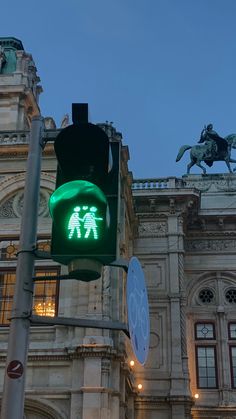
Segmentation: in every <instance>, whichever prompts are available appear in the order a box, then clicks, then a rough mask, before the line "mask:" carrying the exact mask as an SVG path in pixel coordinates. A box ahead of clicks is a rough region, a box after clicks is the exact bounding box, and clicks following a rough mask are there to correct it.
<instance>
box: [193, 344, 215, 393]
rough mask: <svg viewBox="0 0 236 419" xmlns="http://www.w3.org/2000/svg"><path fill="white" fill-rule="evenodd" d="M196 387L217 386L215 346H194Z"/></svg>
mask: <svg viewBox="0 0 236 419" xmlns="http://www.w3.org/2000/svg"><path fill="white" fill-rule="evenodd" d="M196 361H197V381H198V383H197V385H198V388H217V376H216V353H215V347H212V346H198V347H197V348H196Z"/></svg>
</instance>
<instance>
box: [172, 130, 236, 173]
mask: <svg viewBox="0 0 236 419" xmlns="http://www.w3.org/2000/svg"><path fill="white" fill-rule="evenodd" d="M198 143H203V144H202V145H194V146H190V145H183V146H182V147H180V150H179V153H178V155H177V157H176V161H179V160H180V159H181V157H182V156H183V154H184V153H185V151H186V150H191V151H190V159H191V161H190V163H189V164H188V165H187V174H189V172H190V169H191V167H193V166H194V165H196V166H198V167H200V168H201V169H202V171H203V173H204V174H206V168H205V167H204V166H202V165H201V162H202V161H204V163H206V164H207V165H208V166H209V167H211V166H212V165H213V163H214V162H215V161H225V163H226V165H227V167H228V169H229V172H230V173H232V169H231V167H230V163H236V160H234V159H231V149H232V148H236V134H230V135H227V137H225V138H222V137H220V136H219V135H218V134H217V132H216V131H214V130H213V125H212V124H209V125H207V126H205V127H204V128H203V130H202V132H201V136H200V140H199V141H198ZM234 170H236V168H234Z"/></svg>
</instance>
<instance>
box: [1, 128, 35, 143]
mask: <svg viewBox="0 0 236 419" xmlns="http://www.w3.org/2000/svg"><path fill="white" fill-rule="evenodd" d="M29 135H30V133H29V131H5V132H4V131H0V145H11V144H27V143H28V142H29Z"/></svg>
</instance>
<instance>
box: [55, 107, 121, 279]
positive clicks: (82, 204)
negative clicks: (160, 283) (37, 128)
mask: <svg viewBox="0 0 236 419" xmlns="http://www.w3.org/2000/svg"><path fill="white" fill-rule="evenodd" d="M72 106H73V108H72V113H73V124H72V125H70V126H68V127H66V128H64V129H63V130H62V131H61V132H60V133H59V135H58V136H57V138H56V140H55V143H54V148H55V153H56V156H57V161H58V168H57V181H56V190H55V192H54V193H53V194H52V195H51V197H50V201H49V208H50V214H51V216H52V219H53V227H52V246H51V255H52V259H54V260H55V261H57V262H60V263H62V264H65V265H68V268H69V272H70V274H71V276H73V277H75V278H78V279H82V280H86V281H89V280H92V279H96V278H98V277H99V276H100V274H101V267H102V265H105V264H109V263H111V262H112V261H114V260H115V259H116V241H117V234H116V232H117V206H118V178H119V147H120V145H119V143H110V141H109V138H108V136H107V135H106V133H105V131H104V130H103V129H101V128H100V127H98V126H97V125H94V124H91V123H89V122H88V119H87V112H86V109H87V105H86V104H81V105H78V104H76V105H72ZM80 115H81V116H82V117H81V118H80Z"/></svg>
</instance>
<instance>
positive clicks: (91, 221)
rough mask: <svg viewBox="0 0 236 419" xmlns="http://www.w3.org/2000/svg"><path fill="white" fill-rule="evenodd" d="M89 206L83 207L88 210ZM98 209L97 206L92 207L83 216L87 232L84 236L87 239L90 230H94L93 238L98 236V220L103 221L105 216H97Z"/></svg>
mask: <svg viewBox="0 0 236 419" xmlns="http://www.w3.org/2000/svg"><path fill="white" fill-rule="evenodd" d="M87 209H88V207H83V210H87ZM96 211H97V208H96V207H90V208H89V211H88V212H86V214H84V216H83V221H84V228H85V229H86V233H85V236H84V238H85V239H87V238H88V237H89V235H90V232H91V231H92V232H93V238H94V239H95V240H96V239H97V238H98V232H97V227H98V226H97V223H96V221H102V220H103V218H101V217H96V216H95V213H96Z"/></svg>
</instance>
